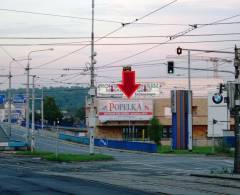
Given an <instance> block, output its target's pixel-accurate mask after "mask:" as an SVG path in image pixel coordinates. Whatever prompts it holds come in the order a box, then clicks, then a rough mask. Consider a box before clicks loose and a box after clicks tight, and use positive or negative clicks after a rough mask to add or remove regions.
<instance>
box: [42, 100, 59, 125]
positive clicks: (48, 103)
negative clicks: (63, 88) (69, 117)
mask: <svg viewBox="0 0 240 195" xmlns="http://www.w3.org/2000/svg"><path fill="white" fill-rule="evenodd" d="M43 106H44V119H45V120H47V121H48V123H49V124H53V123H54V121H55V122H56V121H57V120H59V121H61V120H62V113H61V111H60V109H59V107H58V106H57V104H56V102H55V99H54V98H53V97H50V96H46V97H45V98H44V104H43Z"/></svg>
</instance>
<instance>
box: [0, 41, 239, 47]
mask: <svg viewBox="0 0 240 195" xmlns="http://www.w3.org/2000/svg"><path fill="white" fill-rule="evenodd" d="M238 41H240V39H223V40H201V41H177V42H169V41H168V42H136V43H99V44H98V43H96V44H95V45H99V46H135V45H173V44H197V43H224V42H238ZM81 45H84V46H89V45H90V44H89V45H86V44H81V43H80V44H78V43H76V42H75V43H37V44H32V43H30V44H0V46H8V47H10V46H14V47H17V46H21V47H23V46H26V47H29V46H59V47H61V46H81Z"/></svg>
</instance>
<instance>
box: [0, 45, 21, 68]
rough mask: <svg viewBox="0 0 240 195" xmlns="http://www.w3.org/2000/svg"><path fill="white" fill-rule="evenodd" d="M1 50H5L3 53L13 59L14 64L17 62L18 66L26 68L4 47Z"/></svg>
mask: <svg viewBox="0 0 240 195" xmlns="http://www.w3.org/2000/svg"><path fill="white" fill-rule="evenodd" d="M0 48H1V49H2V50H3V52H4V53H5V54H6V55H7V56H8V57H9V58H10V59H11V60H14V62H16V63H17V64H19V65H20V66H21V67H22V68H23V69H25V67H24V66H23V65H22V64H21V63H20V62H19V61H18V60H15V58H14V57H13V56H12V55H11V54H10V53H9V52H8V51H7V50H6V49H5V48H4V47H2V46H0Z"/></svg>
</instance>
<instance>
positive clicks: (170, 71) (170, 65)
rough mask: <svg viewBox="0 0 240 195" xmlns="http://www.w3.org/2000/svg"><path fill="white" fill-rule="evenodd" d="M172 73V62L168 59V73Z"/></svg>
mask: <svg viewBox="0 0 240 195" xmlns="http://www.w3.org/2000/svg"><path fill="white" fill-rule="evenodd" d="M173 73H174V62H173V61H168V74H173Z"/></svg>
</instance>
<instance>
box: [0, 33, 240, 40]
mask: <svg viewBox="0 0 240 195" xmlns="http://www.w3.org/2000/svg"><path fill="white" fill-rule="evenodd" d="M228 35H234V36H235V35H236V36H237V35H240V33H238V32H237V33H236V32H234V33H233V32H229V33H204V34H189V35H182V37H211V36H228ZM169 37H171V36H170V35H139V36H109V37H105V38H104V39H142V38H169ZM95 38H101V37H97V36H95ZM0 39H12V40H15V39H17V40H38V39H39V40H48V39H49V40H60V39H63V40H64V39H72V40H73V39H90V37H0Z"/></svg>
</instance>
